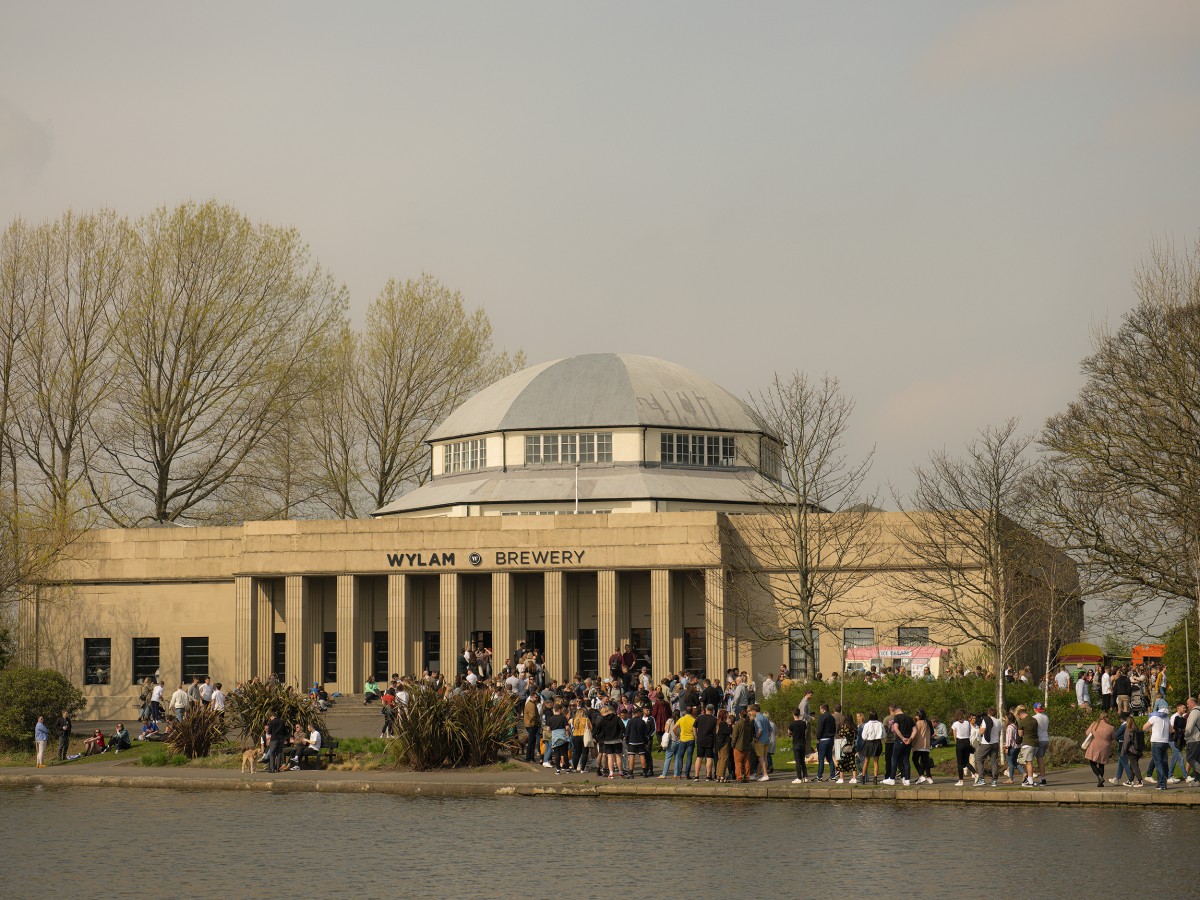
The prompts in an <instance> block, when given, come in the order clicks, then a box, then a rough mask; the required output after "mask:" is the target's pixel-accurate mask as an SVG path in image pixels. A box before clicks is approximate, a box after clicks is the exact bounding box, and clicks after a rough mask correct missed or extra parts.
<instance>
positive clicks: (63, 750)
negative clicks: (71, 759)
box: [54, 709, 71, 761]
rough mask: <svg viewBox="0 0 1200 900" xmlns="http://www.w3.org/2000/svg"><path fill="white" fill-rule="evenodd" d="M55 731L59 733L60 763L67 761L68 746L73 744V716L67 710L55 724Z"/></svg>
mask: <svg viewBox="0 0 1200 900" xmlns="http://www.w3.org/2000/svg"><path fill="white" fill-rule="evenodd" d="M54 730H55V731H56V732H57V733H58V758H59V760H60V761H61V760H65V759H66V758H67V746H68V745H69V744H70V743H71V714H70V713H69V712H68V711H67V710H65V709H64V710H63V711H62V715H61V716H59V717H58V721H57V722H55V723H54Z"/></svg>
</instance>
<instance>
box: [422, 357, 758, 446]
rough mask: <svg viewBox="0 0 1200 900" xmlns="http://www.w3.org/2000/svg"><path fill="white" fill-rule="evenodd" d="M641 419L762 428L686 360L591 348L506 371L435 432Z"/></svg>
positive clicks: (438, 436) (656, 423) (711, 427)
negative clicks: (686, 364)
mask: <svg viewBox="0 0 1200 900" xmlns="http://www.w3.org/2000/svg"><path fill="white" fill-rule="evenodd" d="M642 425H646V426H650V427H652V428H686V429H697V430H704V431H750V432H756V431H762V426H761V425H759V424H758V423H757V422H756V421H755V418H754V415H753V413H752V412H751V410H750V407H749V406H747V405H746V404H745V403H743V402H742V401H741V400H739V399H738V398H737V397H735V396H734V395H733V394H731V393H729V391H727V390H725V388H723V387H721V386H720V385H717V384H714V383H713V382H711V381H709V380H708V379H707V378H702V377H701V376H699V375H697V374H696V373H695V372H692V371H689V370H688V369H685V368H684V367H683V366H679V365H676V364H675V363H672V362H667V361H665V360H662V359H656V358H654V357H653V356H633V355H630V354H625V353H587V354H583V355H582V356H570V357H567V358H565V359H555V360H551V361H550V362H545V363H541V364H540V365H536V366H530V367H529V368H528V369H522V370H521V371H520V372H516V373H514V374H512V375H509V376H508V377H507V378H502V379H500V380H499V381H497V382H496V383H495V384H493V385H490V386H488V387H486V388H484V389H483V390H482V391H480V392H479V393H478V394H476V395H475V396H474V397H472V398H471V399H469V400H467V401H466V402H465V403H463V404H462V405H461V406H460V407H459V408H458V409H456V410H455V411H454V412H453V413H451V414H450V417H449V418H447V419H446V420H445V421H444V422H442V424H441V425H439V426H438V427H437V428H436V429H435V430H434V432H433V434H432V435H431V436H430V438H429V439H430V440H431V441H441V440H446V439H447V438H452V437H463V436H466V435H472V434H486V433H488V432H493V431H543V430H546V431H548V430H553V429H557V428H621V427H628V426H642Z"/></svg>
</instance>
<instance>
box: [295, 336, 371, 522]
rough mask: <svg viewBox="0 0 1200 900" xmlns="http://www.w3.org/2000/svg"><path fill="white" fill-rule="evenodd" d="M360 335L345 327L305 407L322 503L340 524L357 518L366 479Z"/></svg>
mask: <svg viewBox="0 0 1200 900" xmlns="http://www.w3.org/2000/svg"><path fill="white" fill-rule="evenodd" d="M358 341H359V338H358V336H357V335H356V334H355V333H354V332H353V331H351V330H350V328H349V326H346V327H344V328H343V329H342V330H341V332H340V333H339V334H338V335H337V337H336V339H335V340H334V341H333V342H332V344H331V346H330V350H329V352H328V354H327V359H326V364H325V365H323V366H322V367H321V368H320V370H319V372H318V378H319V383H318V385H317V388H316V390H315V391H314V392H313V393H312V395H311V397H310V398H309V399H308V401H307V402H306V404H305V408H304V415H303V420H304V422H305V424H306V425H307V427H308V440H309V443H310V445H311V446H312V447H313V448H314V451H313V452H314V454H315V456H316V466H315V473H314V479H315V482H316V484H317V485H318V491H317V494H316V499H317V501H318V502H319V503H320V504H321V505H322V507H323V508H324V509H325V510H326V511H328V512H330V513H332V514H333V515H335V516H337V517H338V518H339V519H344V518H349V517H352V516H354V515H355V514H356V506H357V505H360V504H359V502H358V498H357V496H356V495H357V493H358V485H359V483H360V479H361V477H362V468H361V467H362V463H361V461H360V459H361V452H360V451H361V448H362V447H363V445H364V443H365V440H364V437H363V423H362V420H361V419H359V418H358V416H357V415H356V414H355V407H356V405H357V404H356V403H355V401H354V389H355V388H354V384H355V378H354V375H355V367H356V366H357V359H358Z"/></svg>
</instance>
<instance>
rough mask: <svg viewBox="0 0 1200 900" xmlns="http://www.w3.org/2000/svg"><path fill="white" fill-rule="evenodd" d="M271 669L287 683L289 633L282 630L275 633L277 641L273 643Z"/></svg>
mask: <svg viewBox="0 0 1200 900" xmlns="http://www.w3.org/2000/svg"><path fill="white" fill-rule="evenodd" d="M271 671H272V672H274V673H275V677H276V678H278V679H279V680H280V681H281V682H283V683H285V684H286V683H287V634H286V633H284V632H282V631H280V632H278V633H276V634H275V643H273V644H272V645H271Z"/></svg>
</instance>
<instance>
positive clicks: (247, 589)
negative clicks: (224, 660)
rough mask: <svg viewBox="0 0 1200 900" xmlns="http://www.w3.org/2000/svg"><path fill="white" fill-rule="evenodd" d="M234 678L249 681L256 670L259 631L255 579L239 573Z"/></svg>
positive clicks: (236, 596)
mask: <svg viewBox="0 0 1200 900" xmlns="http://www.w3.org/2000/svg"><path fill="white" fill-rule="evenodd" d="M233 594H234V601H233V607H234V609H233V680H234V681H235V682H237V681H249V680H250V676H251V675H253V674H254V672H255V671H256V668H257V666H256V663H255V655H256V651H257V649H258V647H257V640H256V639H257V631H258V627H257V626H258V604H257V603H255V602H254V601H255V597H254V579H253V578H251V577H250V576H249V575H238V576H236V577H235V578H234V579H233Z"/></svg>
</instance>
